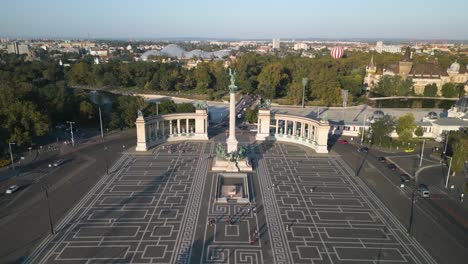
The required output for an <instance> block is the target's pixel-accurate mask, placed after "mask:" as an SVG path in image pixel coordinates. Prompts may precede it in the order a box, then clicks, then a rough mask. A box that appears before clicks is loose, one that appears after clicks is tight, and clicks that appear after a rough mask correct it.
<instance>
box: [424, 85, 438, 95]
mask: <svg viewBox="0 0 468 264" xmlns="http://www.w3.org/2000/svg"><path fill="white" fill-rule="evenodd" d="M437 91H438V88H437V85H436V84H435V83H431V84H427V85H426V86H425V87H424V96H430V97H434V96H437Z"/></svg>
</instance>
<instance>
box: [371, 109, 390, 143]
mask: <svg viewBox="0 0 468 264" xmlns="http://www.w3.org/2000/svg"><path fill="white" fill-rule="evenodd" d="M394 125H395V120H394V119H393V117H391V116H389V115H385V116H384V117H383V118H381V119H379V120H376V121H375V122H374V123H373V124H372V125H371V140H372V143H373V144H377V145H382V144H388V143H389V142H391V140H392V139H391V137H390V134H391V133H392V131H393V127H394Z"/></svg>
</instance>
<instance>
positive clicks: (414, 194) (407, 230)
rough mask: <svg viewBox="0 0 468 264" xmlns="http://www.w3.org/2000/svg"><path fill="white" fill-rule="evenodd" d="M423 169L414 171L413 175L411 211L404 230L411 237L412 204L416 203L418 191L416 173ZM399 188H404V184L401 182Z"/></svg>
mask: <svg viewBox="0 0 468 264" xmlns="http://www.w3.org/2000/svg"><path fill="white" fill-rule="evenodd" d="M422 169H424V168H421V169H419V170H418V171H416V173H415V175H414V179H415V183H414V188H413V191H412V192H411V211H410V218H409V224H408V229H406V232H407V233H408V234H409V235H411V229H412V227H413V218H414V204H415V203H416V198H417V196H416V191H417V190H418V189H417V188H418V173H419V172H420V171H421V170H422ZM400 187H401V188H404V187H405V184H404V182H403V181H402V183H401V185H400Z"/></svg>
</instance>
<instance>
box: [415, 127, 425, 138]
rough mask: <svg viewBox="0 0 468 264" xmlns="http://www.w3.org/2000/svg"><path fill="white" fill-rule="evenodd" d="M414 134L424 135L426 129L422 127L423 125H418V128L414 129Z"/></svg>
mask: <svg viewBox="0 0 468 264" xmlns="http://www.w3.org/2000/svg"><path fill="white" fill-rule="evenodd" d="M414 134H415V135H416V136H417V137H422V136H423V135H424V129H423V128H422V126H418V127H416V129H415V130H414Z"/></svg>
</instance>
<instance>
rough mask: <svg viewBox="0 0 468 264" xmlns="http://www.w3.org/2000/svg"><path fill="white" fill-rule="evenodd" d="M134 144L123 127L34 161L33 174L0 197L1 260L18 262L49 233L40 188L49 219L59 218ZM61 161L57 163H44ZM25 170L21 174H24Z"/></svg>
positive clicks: (56, 220) (133, 137)
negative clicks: (12, 192)
mask: <svg viewBox="0 0 468 264" xmlns="http://www.w3.org/2000/svg"><path fill="white" fill-rule="evenodd" d="M134 143H135V130H127V131H124V132H122V133H118V134H114V135H111V136H109V138H106V140H105V141H103V142H102V141H98V142H94V143H87V144H86V145H77V146H76V147H75V149H74V150H72V151H70V152H69V153H67V154H65V155H60V154H58V153H57V154H56V155H54V156H51V157H50V158H48V159H45V160H41V162H39V163H38V164H35V165H34V164H31V165H30V166H29V167H31V168H34V170H35V171H36V172H37V173H30V174H27V175H28V176H27V177H25V178H21V177H18V179H17V182H18V184H19V185H20V186H21V189H20V190H19V191H17V192H15V193H14V194H12V195H6V194H4V193H2V194H1V195H0V206H1V210H0V237H1V238H3V239H2V240H1V242H0V243H1V246H0V260H1V262H2V263H21V262H22V261H23V260H24V259H25V257H27V256H28V254H29V253H30V252H31V251H32V250H33V249H34V248H35V247H36V246H37V245H38V244H39V243H40V242H41V240H42V239H43V238H44V237H45V236H46V235H48V234H49V233H50V224H49V217H48V206H47V200H46V198H45V189H44V188H47V190H48V194H49V201H50V208H51V218H52V222H53V223H57V222H59V220H60V219H62V217H63V216H64V215H65V214H66V213H67V212H68V211H69V210H70V208H72V206H73V205H74V204H76V203H77V202H78V201H79V200H80V199H81V197H83V196H84V195H85V194H86V193H87V192H88V191H89V190H90V189H91V188H92V187H93V186H94V185H95V184H96V182H98V181H99V179H100V178H101V177H102V176H103V175H105V174H106V170H107V168H106V166H111V165H112V164H113V163H114V162H115V161H116V160H117V159H118V158H120V157H121V153H122V151H124V150H127V149H128V148H130V147H131V146H133V145H134ZM59 158H61V159H65V160H66V162H65V163H64V164H63V165H61V166H60V167H56V168H49V167H48V164H50V163H53V161H55V160H57V159H59ZM25 174H26V173H25Z"/></svg>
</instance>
